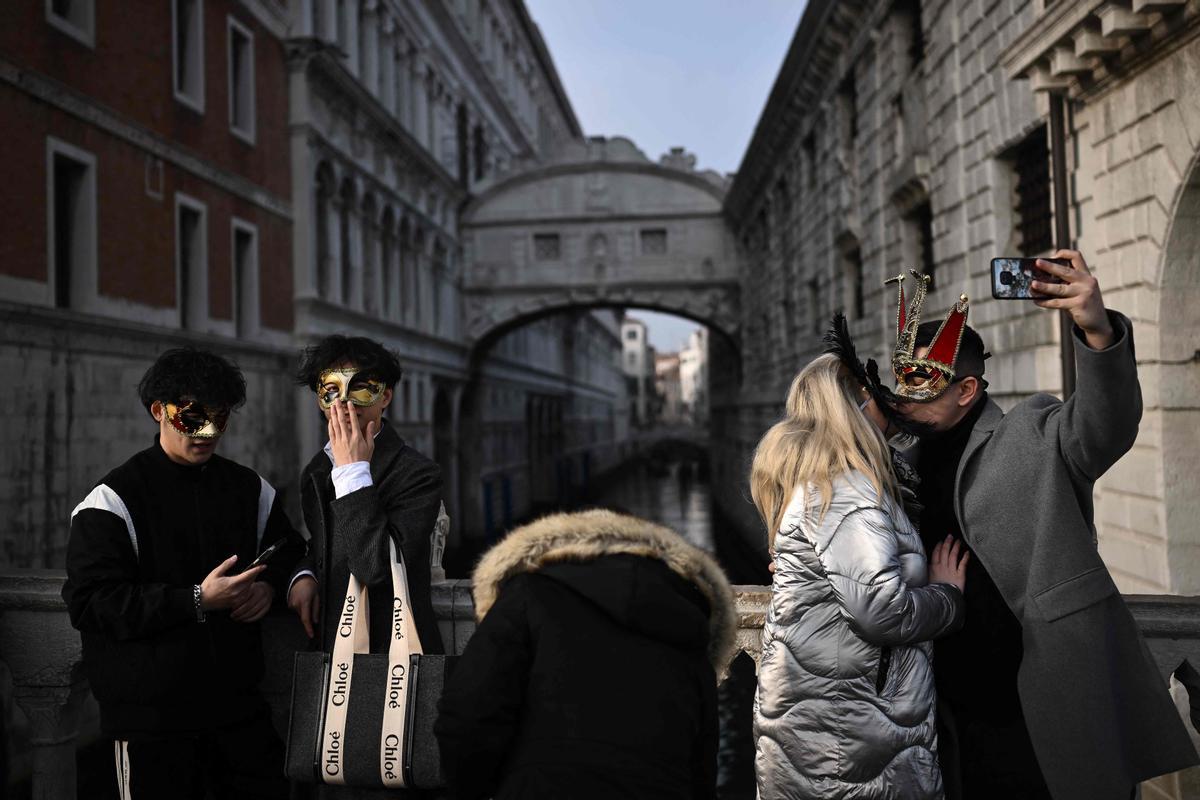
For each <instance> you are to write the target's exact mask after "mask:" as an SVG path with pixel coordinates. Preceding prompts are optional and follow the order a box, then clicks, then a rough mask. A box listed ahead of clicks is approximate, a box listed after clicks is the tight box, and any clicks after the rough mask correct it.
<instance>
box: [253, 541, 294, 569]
mask: <svg viewBox="0 0 1200 800" xmlns="http://www.w3.org/2000/svg"><path fill="white" fill-rule="evenodd" d="M286 541H287V538H286V537H285V538H283V539H279V540H277V541H276V542H275V543H274V544H273V545H271V546H270V547H268V548H267V549H266V550H263V551H262V552H261V553H259V554H258V555H257V556H256V557H255V559H254V560H253V561H251V562H250V564H249V565H248V566H247V567H246V569H244V570H242V572H245V571H246V570H250V569H254V568H255V567H257V566H258V565H259V564H265V563H267V562H268V561H270V560H271V556H273V555H275V554H276V553H278V552H279V548H281V547H283V545H284V542H286Z"/></svg>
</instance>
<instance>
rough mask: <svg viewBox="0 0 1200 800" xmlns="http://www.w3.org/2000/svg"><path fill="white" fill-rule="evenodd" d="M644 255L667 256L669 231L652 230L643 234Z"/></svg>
mask: <svg viewBox="0 0 1200 800" xmlns="http://www.w3.org/2000/svg"><path fill="white" fill-rule="evenodd" d="M641 240H642V255H644V256H663V255H666V254H667V231H666V229H665V228H650V229H647V230H644V231H642V232H641Z"/></svg>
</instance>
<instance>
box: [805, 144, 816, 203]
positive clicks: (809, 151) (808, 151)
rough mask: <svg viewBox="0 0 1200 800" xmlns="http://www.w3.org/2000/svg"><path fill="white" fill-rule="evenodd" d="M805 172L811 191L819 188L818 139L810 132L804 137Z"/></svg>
mask: <svg viewBox="0 0 1200 800" xmlns="http://www.w3.org/2000/svg"><path fill="white" fill-rule="evenodd" d="M803 148H804V172H805V175H806V176H807V183H808V188H809V189H815V188H816V186H817V138H816V135H815V134H814V133H813V132H812V131H809V133H808V135H807V136H805V137H804V143H803Z"/></svg>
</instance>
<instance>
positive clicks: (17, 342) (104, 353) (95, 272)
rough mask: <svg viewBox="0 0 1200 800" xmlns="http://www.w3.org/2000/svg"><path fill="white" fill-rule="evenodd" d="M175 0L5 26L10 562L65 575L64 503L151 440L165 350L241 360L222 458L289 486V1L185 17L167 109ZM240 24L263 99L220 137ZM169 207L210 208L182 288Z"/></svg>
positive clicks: (0, 359) (3, 344)
mask: <svg viewBox="0 0 1200 800" xmlns="http://www.w3.org/2000/svg"><path fill="white" fill-rule="evenodd" d="M176 5H177V4H176V3H162V4H155V5H154V6H153V7H149V6H148V7H147V8H145V9H140V10H139V13H137V14H128V13H125V14H121V13H117V11H116V10H115V9H114V8H113V7H112V6H111V5H109V4H102V3H76V4H73V6H72V8H73V9H75V10H79V9H86V15H87V17H88V18H89V19H87V20H86V21H85V22H84V23H83V24H82V25H81V26H80V27H78V28H75V29H72V27H71V26H70V25H65V26H64V24H62V23H63V20H62V19H61V18H57V17H55V15H54V14H53V11H52V7H51V5H50V4H47V3H20V4H16V5H14V6H13V8H12V9H10V10H9V12H7V15H6V18H5V25H4V26H3V27H2V29H0V129H3V130H4V131H5V137H4V145H5V147H4V155H3V157H2V158H0V186H3V187H4V191H3V192H0V364H2V365H3V368H4V371H5V374H6V375H7V376H8V377H9V380H10V381H12V382H13V385H17V386H22V387H25V390H24V391H21V392H11V393H9V396H8V398H7V399H6V401H4V403H3V419H4V423H3V424H2V425H0V436H3V437H4V439H5V440H6V441H5V447H4V448H3V456H0V487H2V488H0V513H2V514H3V516H4V518H5V519H6V520H8V522H7V524H6V525H5V526H4V527H3V529H2V530H0V562H2V563H4V564H7V565H11V566H16V567H56V566H60V565H61V563H62V556H63V552H64V547H65V543H66V534H67V520H68V519H69V516H70V511H71V509H72V508H73V507H74V505H75V503H77V502H78V501H79V500H80V499H81V498H82V497H83V496H84V495H86V493H87V491H88V490H89V489H90V488H91V487H92V485H93V484H94V483H95V482H96V481H98V480H99V479H100V478H101V477H102V476H103V475H104V473H105V472H107V471H108V470H109V469H111V468H112V467H114V466H115V465H116V464H119V463H120V462H121V461H123V460H124V459H125V458H127V457H128V456H129V455H131V454H132V453H133V452H135V451H136V450H139V449H142V448H143V447H146V446H148V444H149V443H150V441H151V439H152V436H153V434H154V425H153V423H152V422H151V421H149V419H148V418H147V417H146V415H145V412H144V410H143V409H141V407H140V405H139V404H138V402H137V399H136V386H137V382H138V380H139V379H140V377H141V375H142V373H143V372H144V371H145V369H146V368H147V366H148V365H149V364H150V363H151V362H152V361H153V359H154V358H155V357H156V355H157V354H158V353H159V352H161V351H162V350H164V349H166V348H167V347H171V346H178V345H183V344H194V345H197V346H202V347H206V348H210V349H214V350H217V351H218V352H222V353H224V354H226V355H230V356H232V357H233V358H234V359H235V360H236V361H238V362H239V363H240V364H241V366H242V368H243V369H244V371H245V372H246V375H247V384H248V387H247V388H248V392H249V402H248V403H247V406H246V407H245V408H244V409H243V410H242V411H241V412H239V414H238V415H237V416H236V417H235V424H234V427H233V428H232V429H231V434H230V436H228V437H227V438H226V440H225V441H224V442H223V444H222V448H221V451H222V452H223V453H224V454H225V455H229V456H231V457H234V458H239V459H242V460H244V461H245V462H246V463H248V464H250V465H252V466H254V467H255V468H257V469H258V470H259V471H260V472H261V473H262V474H264V475H265V476H266V477H268V479H269V480H271V481H272V482H274V483H276V485H277V488H279V489H281V490H283V491H284V492H285V495H284V496H285V497H286V496H287V492H288V490H289V489H290V488H291V487H292V486H293V485H294V483H295V476H294V475H293V474H292V473H293V472H294V465H295V464H296V462H297V461H298V458H299V455H298V454H297V453H296V452H295V450H296V447H295V444H294V442H293V441H291V438H292V437H287V438H286V440H283V441H281V437H280V435H279V434H280V432H281V431H291V430H294V428H295V422H294V420H295V413H296V412H295V405H294V392H293V390H292V389H291V388H290V387H289V384H288V380H287V371H288V369H289V368H290V366H291V362H292V359H293V356H292V353H291V352H290V348H289V347H288V345H290V337H291V330H292V324H293V323H292V319H293V311H292V297H291V287H292V267H291V228H292V221H291V213H290V209H289V207H288V202H287V195H288V192H289V191H290V174H289V170H290V166H289V160H288V159H287V158H286V157H281V154H282V153H285V152H286V147H287V141H288V140H287V134H286V126H287V96H286V92H284V91H282V90H281V89H282V87H283V86H285V85H286V84H285V79H284V76H285V66H284V51H283V43H282V39H281V38H280V34H281V33H282V32H283V31H284V28H282V27H280V25H279V20H280V17H279V15H280V14H281V13H282V6H280V5H278V4H275V3H272V2H249V3H239V2H232V1H229V2H221V1H220V0H209V2H204V3H199V4H197V5H196V6H195V7H196V8H197V9H199V13H202V15H203V20H202V25H201V27H202V30H203V35H202V36H198V37H197V38H196V41H197V42H200V43H202V48H201V49H200V50H199V51H198V54H201V55H199V57H198V58H197V60H196V62H195V63H198V64H200V63H202V64H203V75H204V80H203V87H204V88H203V92H202V93H201V94H200V95H199V96H200V97H202V103H198V104H196V105H198V106H202V111H200V110H198V109H197V108H195V107H193V106H191V105H188V104H186V103H184V102H181V101H180V100H179V99H178V98H177V97H176V92H175V77H174V74H173V57H174V52H175V51H174V47H175V45H174V42H175V36H174V28H173V24H174V21H173V8H175V7H176ZM178 5H179V6H181V7H182V6H186V5H188V4H186V3H181V4H178ZM234 30H236V31H237V32H238V35H240V36H245V37H247V40H248V41H250V42H251V43H252V44H251V45H250V47H251V48H252V52H253V55H254V58H253V60H252V62H249V61H243V62H242V63H243V67H245V65H247V64H248V63H252V64H253V70H252V75H253V81H252V82H251V81H249V79H247V80H246V82H245V83H244V84H243V86H246V85H252V86H253V99H254V103H253V104H252V105H251V106H250V107H249V108H250V115H251V116H249V117H247V118H246V119H245V120H244V121H243V124H242V125H241V127H240V133H239V132H235V131H234V130H233V128H232V127H231V113H232V112H231V95H232V92H231V88H230V85H231V81H230V69H231V67H230V64H231V59H230V50H231V35H232V34H231V31H234ZM243 74H246V73H243ZM250 134H252V135H250ZM65 174H69V175H72V176H85V177H78V178H64V177H63V176H64V175H65ZM64 197H69V198H70V201H69V202H68V201H66V200H64ZM180 203H197V204H199V207H202V208H203V211H204V224H203V225H202V226H201V227H200V228H199V229H198V230H197V233H196V235H195V237H194V242H195V247H196V248H197V250H196V251H195V252H196V253H197V254H198V257H199V254H202V255H203V258H202V260H200V261H196V262H195V263H196V264H197V265H198V267H197V268H196V272H197V276H196V277H195V279H194V281H193V282H192V283H191V284H189V287H188V295H185V294H184V293H183V292H182V291H181V290H182V288H183V286H182V280H181V277H180V249H181V241H182V239H181V235H180V231H179V224H178V219H179V218H178V214H179V204H180ZM64 220H69V222H70V224H69V225H66V224H64V223H63V221H64ZM235 226H236V228H237V230H240V231H241V232H242V233H241V238H240V240H239V241H240V243H241V244H242V245H243V247H242V250H241V257H240V258H239V259H238V261H239V264H240V265H241V269H242V270H243V272H242V274H241V275H240V277H235V265H234V262H235V254H234V249H235V247H234V244H235V236H237V234H236V233H235ZM56 231H59V234H58V235H57V236H56V235H55V232H56ZM63 231H69V232H68V233H64V232H63ZM247 237H251V238H250V239H247ZM248 241H249V242H252V244H250V245H249V246H248V247H247V246H246V245H247V242H248ZM64 252H69V253H70V256H69V258H63V253H64ZM64 277H65V278H66V280H65V281H64ZM187 296H190V297H192V298H193V301H192V303H191V304H190V306H191V308H190V311H191V314H190V316H191V318H190V319H188V320H187V324H186V325H185V324H184V316H185V313H184V312H185V309H184V308H183V307H182V306H185V305H189V304H188V303H187V302H186V300H185V298H186V297H187ZM239 305H240V307H241V308H242V315H241V318H240V319H239V320H235V316H236V315H235V309H236V308H238V307H239Z"/></svg>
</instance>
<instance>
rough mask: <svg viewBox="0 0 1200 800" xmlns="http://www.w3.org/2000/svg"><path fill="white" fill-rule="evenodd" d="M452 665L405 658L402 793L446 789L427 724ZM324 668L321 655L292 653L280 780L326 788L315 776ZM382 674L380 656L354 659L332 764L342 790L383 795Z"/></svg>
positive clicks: (325, 658)
mask: <svg viewBox="0 0 1200 800" xmlns="http://www.w3.org/2000/svg"><path fill="white" fill-rule="evenodd" d="M457 658H458V657H457V656H440V655H438V656H434V655H429V656H426V655H414V656H411V657H410V659H409V704H408V720H407V725H406V727H407V729H408V736H407V737H406V741H407V747H406V752H405V754H404V756H405V757H404V759H403V768H404V770H405V784H406V786H407V787H408V788H411V789H437V788H441V787H443V786H445V785H446V781H445V777H444V776H443V775H442V769H441V758H440V756H439V753H438V746H437V740H436V739H435V738H434V735H433V724H434V722H435V721H436V720H437V713H438V710H437V703H438V698H440V697H441V696H442V689H443V687H444V686H445V684H446V680H447V678H448V677H449V675H450V672H451V671H452V670H453V668H454V663H455V661H456V660H457ZM330 661H331V657H330V655H329V654H328V653H297V654H296V660H295V666H294V669H293V672H292V708H291V719H290V721H289V723H288V738H287V758H286V761H285V767H284V770H285V772H286V774H287V777H288V778H290V779H291V780H294V781H299V782H301V783H328V781H327V780H326V779H325V777H324V776H323V775H322V774H321V766H322V765H321V734H322V729H323V727H324V722H325V702H326V692H327V691H328V687H329V674H330ZM387 670H388V657H387V655H386V654H383V653H379V654H375V653H371V654H359V655H356V656H354V671H353V675H352V677H351V682H350V700H349V707H348V708H347V710H346V735H345V741H344V742H343V743H342V751H341V752H342V761H341V763H340V768H341V770H343V772H342V774H343V776H344V778H345V784H346V785H347V786H360V787H364V788H383V780H382V778H381V777H380V771H379V766H380V764H379V756H380V742H379V738H380V734H381V731H382V728H383V708H384V703H385V702H386V699H387Z"/></svg>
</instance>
